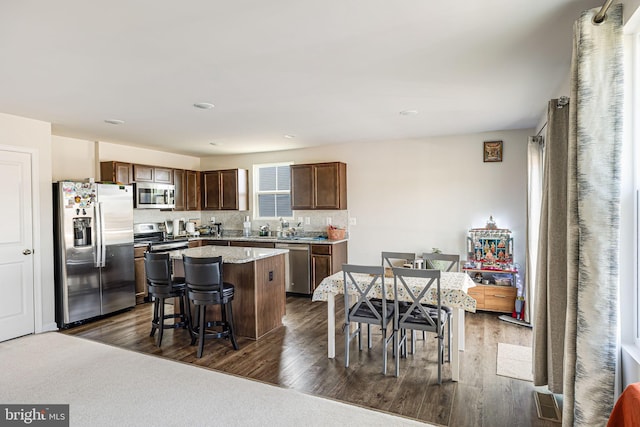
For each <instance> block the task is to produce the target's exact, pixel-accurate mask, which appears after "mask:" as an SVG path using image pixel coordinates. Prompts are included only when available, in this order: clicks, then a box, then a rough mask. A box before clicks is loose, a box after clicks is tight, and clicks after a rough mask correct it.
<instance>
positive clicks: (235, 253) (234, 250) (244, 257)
mask: <svg viewBox="0 0 640 427" xmlns="http://www.w3.org/2000/svg"><path fill="white" fill-rule="evenodd" d="M287 252H289V250H288V249H270V248H243V247H235V246H200V247H197V248H189V249H181V250H174V251H171V252H169V254H170V255H171V258H174V259H176V258H177V259H182V255H183V254H184V255H187V256H191V257H197V258H205V257H216V256H221V257H222V262H224V263H228V264H244V263H247V262H252V261H256V260H258V259H262V258H269V257H272V256H276V255H282V254H286V253H287Z"/></svg>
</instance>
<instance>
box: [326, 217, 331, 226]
mask: <svg viewBox="0 0 640 427" xmlns="http://www.w3.org/2000/svg"><path fill="white" fill-rule="evenodd" d="M327 225H331V217H330V216H328V217H327Z"/></svg>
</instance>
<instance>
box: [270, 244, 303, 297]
mask: <svg viewBox="0 0 640 427" xmlns="http://www.w3.org/2000/svg"><path fill="white" fill-rule="evenodd" d="M276 248H279V249H289V256H288V257H286V259H287V261H286V264H287V265H286V268H285V274H286V277H285V283H286V291H287V292H289V293H294V294H300V295H311V276H310V267H309V265H310V260H309V245H305V244H303V243H276Z"/></svg>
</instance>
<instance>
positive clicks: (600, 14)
mask: <svg viewBox="0 0 640 427" xmlns="http://www.w3.org/2000/svg"><path fill="white" fill-rule="evenodd" d="M611 3H613V0H607V1H606V2H604V4H603V5H602V7H601V8H600V12H598V13H596V16H594V17H593V22H595V23H596V24H601V23H602V21H604V18H605V17H606V16H607V10H609V7H610V6H611Z"/></svg>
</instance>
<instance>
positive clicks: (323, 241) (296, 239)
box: [189, 235, 348, 245]
mask: <svg viewBox="0 0 640 427" xmlns="http://www.w3.org/2000/svg"><path fill="white" fill-rule="evenodd" d="M189 240H223V241H224V240H226V241H230V242H231V241H233V242H270V243H313V244H314V245H315V244H321V245H323V244H324V245H335V244H336V243H340V242H346V241H347V240H348V239H341V240H329V239H327V238H321V237H307V236H304V237H302V236H300V237H298V236H296V237H273V236H265V237H261V236H251V237H243V236H236V237H214V236H206V235H201V236H197V237H189Z"/></svg>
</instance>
